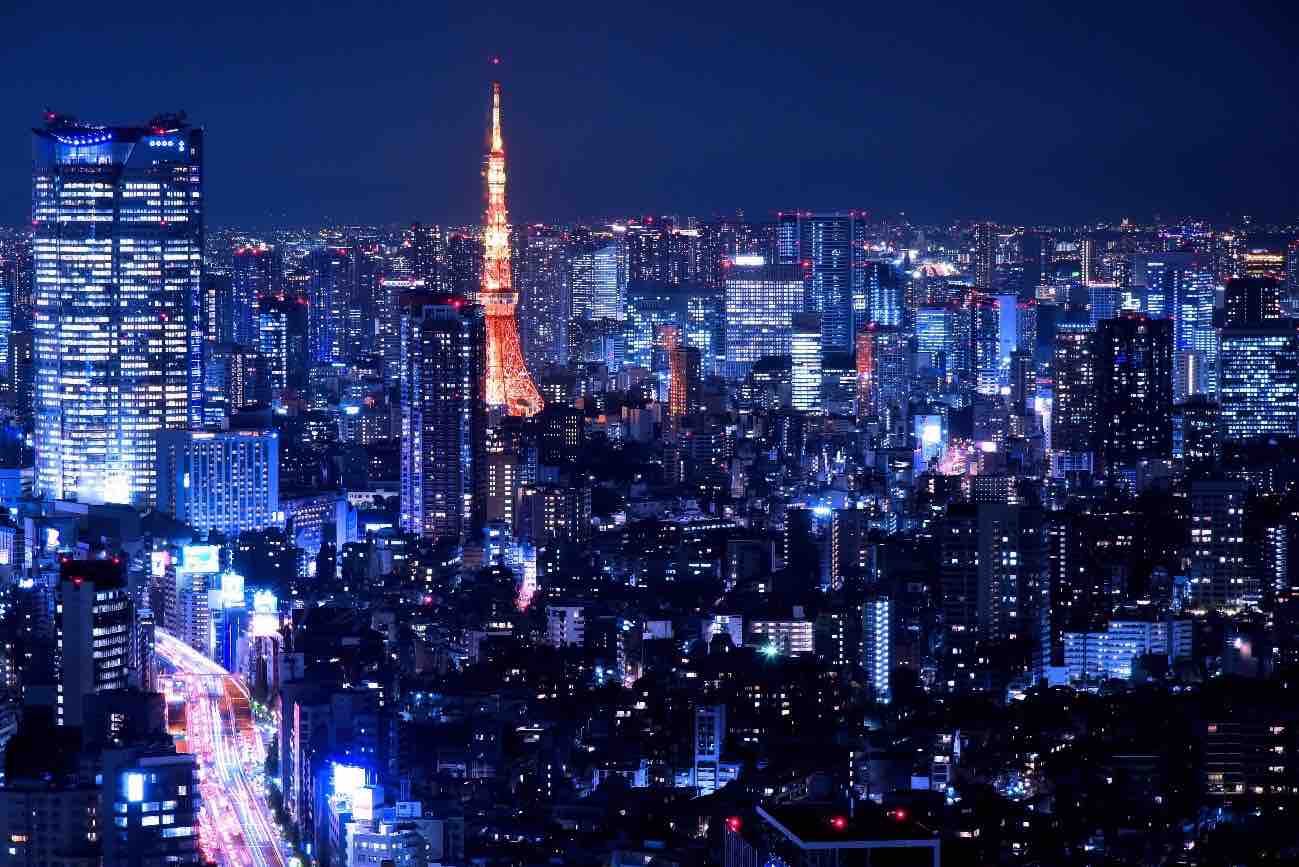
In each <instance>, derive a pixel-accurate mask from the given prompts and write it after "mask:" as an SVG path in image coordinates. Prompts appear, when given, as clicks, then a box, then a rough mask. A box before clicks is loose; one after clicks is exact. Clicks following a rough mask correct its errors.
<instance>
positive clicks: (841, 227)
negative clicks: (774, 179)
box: [777, 212, 868, 352]
mask: <svg viewBox="0 0 1299 867" xmlns="http://www.w3.org/2000/svg"><path fill="white" fill-rule="evenodd" d="M865 233H866V225H865V222H864V220H863V219H862V218H861V215H859V214H856V213H851V212H849V213H824V214H808V213H799V214H794V213H791V214H781V215H780V218H779V221H778V224H777V252H778V261H780V262H781V263H782V264H788V265H792V264H799V265H801V266H802V267H804V269H805V277H806V283H805V297H804V309H806V310H807V311H809V312H815V313H820V314H821V343H822V346H823V348H824V349H825V350H826V351H835V352H852V351H853V342H854V339H855V335H856V321H857V320H858V319H864V318H865V317H866V315H867V311H866V310H865V309H864V308H865V307H866V305H867V303H868V298H867V293H866V268H865V264H866V245H865V238H866V234H865ZM795 239H796V243H795Z"/></svg>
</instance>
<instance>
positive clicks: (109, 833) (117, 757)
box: [103, 744, 204, 867]
mask: <svg viewBox="0 0 1299 867" xmlns="http://www.w3.org/2000/svg"><path fill="white" fill-rule="evenodd" d="M198 782H199V780H198V758H197V757H196V756H194V755H191V754H189V753H177V752H176V751H175V749H174V748H173V747H171V745H170V744H168V745H166V746H158V747H153V748H135V749H128V750H122V751H115V750H109V751H106V753H105V756H104V774H103V787H104V795H103V811H104V813H105V814H106V815H105V816H104V822H105V825H107V822H108V817H107V814H109V813H110V812H111V815H112V817H113V818H112V825H111V826H108V827H105V828H104V829H103V830H104V833H103V864H104V867H109V865H112V867H154V865H159V864H168V865H171V864H175V865H180V867H186V865H199V864H202V863H203V860H204V859H203V855H202V852H201V851H200V849H199V838H198V834H199V824H198V814H199V802H200V797H199V790H198ZM110 804H111V811H110V808H109V805H110Z"/></svg>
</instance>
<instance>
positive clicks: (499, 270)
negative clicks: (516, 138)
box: [478, 82, 544, 415]
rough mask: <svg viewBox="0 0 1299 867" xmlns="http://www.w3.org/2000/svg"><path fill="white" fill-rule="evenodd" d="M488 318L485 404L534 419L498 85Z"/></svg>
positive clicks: (490, 167)
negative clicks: (514, 271) (521, 325)
mask: <svg viewBox="0 0 1299 867" xmlns="http://www.w3.org/2000/svg"><path fill="white" fill-rule="evenodd" d="M478 300H479V303H481V304H482V306H483V309H484V311H485V313H486V320H487V405H488V407H492V408H504V409H505V411H506V412H508V413H509V414H510V415H534V414H536V413H538V412H540V411H541V408H542V406H543V403H544V402H543V401H542V399H541V392H540V391H538V390H537V386H536V384H535V383H534V382H533V381H532V376H531V375H530V374H529V373H528V367H527V364H526V363H525V362H524V360H523V349H522V348H521V347H520V345H519V322H518V318H517V316H516V312H515V311H516V308H517V307H518V302H519V296H518V293H517V292H515V291H514V278H513V276H512V275H511V272H510V224H509V215H508V213H507V211H506V209H505V143H504V141H503V140H502V139H501V85H500V82H493V83H492V146H491V150H490V151H489V152H488V154H487V213H486V214H485V215H484V216H483V283H482V289H481V291H480V292H479V293H478Z"/></svg>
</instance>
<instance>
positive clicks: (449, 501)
mask: <svg viewBox="0 0 1299 867" xmlns="http://www.w3.org/2000/svg"><path fill="white" fill-rule="evenodd" d="M402 309H403V316H402V332H401V525H402V528H403V529H404V530H406V531H408V532H412V533H419V534H421V535H423V536H425V537H426V538H430V539H459V538H461V537H462V536H463V535H464V533H465V532H466V531H467V530H468V529H469V528H470V525H471V522H472V521H473V520H474V493H475V490H476V485H477V480H478V476H479V473H480V472H481V463H482V449H483V441H484V437H485V423H486V422H485V409H486V404H485V399H486V398H485V387H486V382H485V375H486V359H485V346H486V340H487V335H486V325H485V323H484V321H483V318H484V317H483V310H482V308H481V307H479V306H478V305H476V304H472V303H470V302H468V301H467V300H465V299H463V298H460V297H457V296H452V295H431V294H417V293H411V294H409V295H407V296H405V297H404V298H403V299H402Z"/></svg>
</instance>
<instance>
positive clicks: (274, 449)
mask: <svg viewBox="0 0 1299 867" xmlns="http://www.w3.org/2000/svg"><path fill="white" fill-rule="evenodd" d="M279 442H280V438H279V434H278V433H277V432H276V431H274V430H264V431H250V430H241V431H226V432H204V431H164V432H162V433H160V434H158V469H157V485H158V491H157V497H156V501H157V507H158V508H159V509H160V510H162V511H164V512H167V513H168V514H170V515H172V516H173V517H175V518H176V520H178V521H183V522H184V523H186V524H188V525H189V526H191V527H193V528H194V529H195V530H198V531H199V532H200V533H204V534H206V533H209V532H212V531H216V532H219V533H221V534H223V535H224V536H225V537H226V538H227V539H234V538H235V537H237V536H238V535H239V534H240V533H243V532H245V531H249V530H261V529H263V528H265V527H270V526H274V525H276V524H278V523H280V520H281V517H280V471H279V466H280V461H279V454H280V450H279Z"/></svg>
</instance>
